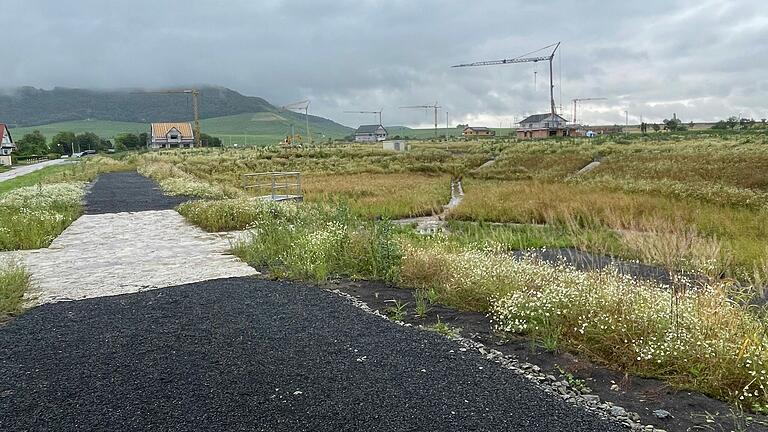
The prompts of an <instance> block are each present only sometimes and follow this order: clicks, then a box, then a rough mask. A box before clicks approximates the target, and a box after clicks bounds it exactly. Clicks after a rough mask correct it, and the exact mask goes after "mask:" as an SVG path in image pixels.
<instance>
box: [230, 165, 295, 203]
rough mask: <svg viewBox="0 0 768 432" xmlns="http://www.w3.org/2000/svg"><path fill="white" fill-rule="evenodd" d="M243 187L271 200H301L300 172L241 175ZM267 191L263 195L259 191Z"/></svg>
mask: <svg viewBox="0 0 768 432" xmlns="http://www.w3.org/2000/svg"><path fill="white" fill-rule="evenodd" d="M243 189H245V190H246V191H252V192H254V193H255V194H256V195H258V196H260V197H261V198H265V199H271V200H272V201H285V200H299V201H300V200H302V198H303V195H302V192H301V173H300V172H298V171H285V172H283V171H271V172H263V173H252V174H244V175H243ZM263 192H268V193H267V194H265V195H262V194H261V193H263Z"/></svg>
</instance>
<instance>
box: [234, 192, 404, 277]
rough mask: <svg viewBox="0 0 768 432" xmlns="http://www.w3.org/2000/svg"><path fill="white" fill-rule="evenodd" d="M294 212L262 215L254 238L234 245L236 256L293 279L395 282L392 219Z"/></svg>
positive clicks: (333, 211)
mask: <svg viewBox="0 0 768 432" xmlns="http://www.w3.org/2000/svg"><path fill="white" fill-rule="evenodd" d="M270 205H273V204H270ZM277 206H278V207H280V206H292V204H277ZM293 208H295V212H294V210H288V211H277V212H262V213H260V215H261V216H262V217H260V218H258V219H257V220H255V221H254V222H253V223H252V224H251V225H250V227H249V229H250V230H251V234H252V237H251V239H250V240H248V241H245V242H241V243H239V244H237V245H235V247H234V250H235V254H236V255H237V256H239V257H241V258H242V259H244V260H245V261H247V262H248V263H250V264H252V265H254V266H255V267H257V268H266V269H268V270H269V271H270V272H271V273H272V274H274V275H276V276H284V277H288V278H292V279H305V280H312V281H316V282H322V281H325V280H328V279H329V278H332V277H339V276H345V277H350V278H353V279H354V278H366V279H378V280H385V281H394V280H395V279H396V278H397V275H398V272H399V268H400V263H401V253H400V247H399V245H398V244H397V242H396V240H395V235H394V234H395V233H394V228H393V227H392V226H391V224H390V223H389V222H388V221H376V222H371V221H361V220H360V219H357V218H356V217H354V216H353V215H352V213H351V212H350V210H349V208H348V207H346V206H343V205H342V206H339V207H336V208H329V207H324V206H316V205H309V204H304V205H301V206H299V207H295V206H294V207H293Z"/></svg>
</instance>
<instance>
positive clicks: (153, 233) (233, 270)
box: [20, 210, 258, 303]
mask: <svg viewBox="0 0 768 432" xmlns="http://www.w3.org/2000/svg"><path fill="white" fill-rule="evenodd" d="M230 246H231V245H230V241H229V240H228V239H226V238H223V237H222V236H219V235H215V234H209V233H206V232H204V231H202V230H201V229H199V228H197V227H195V226H192V225H190V224H189V223H187V222H186V221H185V220H184V218H183V217H182V216H181V215H179V214H178V213H177V212H176V211H174V210H159V211H145V212H137V213H106V214H99V215H85V216H82V217H80V219H78V220H77V221H75V222H74V223H73V224H72V225H70V226H69V228H67V229H66V230H65V231H64V232H63V233H62V234H61V235H60V236H59V237H58V238H57V239H56V240H54V241H53V243H52V244H51V246H50V247H49V248H47V249H38V250H34V251H27V252H22V253H20V255H21V258H22V260H23V262H25V263H26V265H27V268H28V269H29V271H30V272H31V274H32V281H33V285H34V287H35V289H34V291H33V292H32V293H31V295H32V296H33V298H35V302H37V303H51V302H57V301H64V300H81V299H86V298H91V297H101V296H108V295H117V294H126V293H132V292H138V291H145V290H149V289H154V288H161V287H167V286H173V285H179V284H185V283H191V282H199V281H204V280H209V279H217V278H223V277H236V276H248V275H254V274H258V272H257V271H256V270H254V269H253V268H252V267H250V266H248V265H247V264H245V263H244V262H242V261H240V260H239V259H237V258H236V257H234V256H232V255H230V254H229V253H228V251H229V249H230Z"/></svg>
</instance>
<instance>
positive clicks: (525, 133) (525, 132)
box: [517, 113, 570, 138]
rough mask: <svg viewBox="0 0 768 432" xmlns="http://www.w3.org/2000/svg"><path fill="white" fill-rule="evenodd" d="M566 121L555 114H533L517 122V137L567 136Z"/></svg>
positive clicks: (568, 133) (568, 131)
mask: <svg viewBox="0 0 768 432" xmlns="http://www.w3.org/2000/svg"><path fill="white" fill-rule="evenodd" d="M567 123H568V121H567V120H566V119H564V118H562V117H560V116H559V115H557V114H551V113H547V114H534V115H532V116H529V117H527V118H525V119H524V120H523V121H521V122H520V123H518V124H519V125H520V127H519V128H518V129H517V137H518V138H548V137H556V136H569V135H570V129H569V128H568V127H567Z"/></svg>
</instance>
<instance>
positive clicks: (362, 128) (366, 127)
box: [355, 125, 387, 134]
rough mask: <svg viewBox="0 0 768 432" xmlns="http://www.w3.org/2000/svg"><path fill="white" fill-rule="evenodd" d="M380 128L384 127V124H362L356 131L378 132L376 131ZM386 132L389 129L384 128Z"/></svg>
mask: <svg viewBox="0 0 768 432" xmlns="http://www.w3.org/2000/svg"><path fill="white" fill-rule="evenodd" d="M379 128H382V129H384V126H382V125H362V126H360V127H359V128H357V130H356V131H355V133H359V134H360V133H376V131H377V130H379ZM384 132H387V130H386V129H384Z"/></svg>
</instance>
